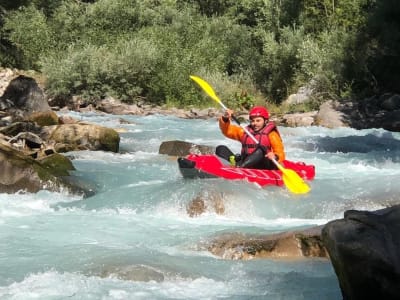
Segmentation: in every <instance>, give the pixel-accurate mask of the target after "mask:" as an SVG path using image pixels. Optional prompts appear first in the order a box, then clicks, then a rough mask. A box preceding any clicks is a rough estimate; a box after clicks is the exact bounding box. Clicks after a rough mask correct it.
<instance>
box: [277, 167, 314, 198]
mask: <svg viewBox="0 0 400 300" xmlns="http://www.w3.org/2000/svg"><path fill="white" fill-rule="evenodd" d="M272 162H273V163H274V164H275V165H276V166H277V167H278V169H279V170H281V171H282V177H283V183H284V184H285V186H286V187H287V189H288V190H289V191H291V192H292V193H294V194H307V193H308V192H309V191H310V190H311V188H310V187H309V185H308V184H307V183H305V182H304V180H303V178H301V177H300V176H299V174H297V173H296V172H295V171H293V170H291V169H285V168H284V167H283V166H282V165H281V164H280V163H278V162H277V161H276V160H275V159H272Z"/></svg>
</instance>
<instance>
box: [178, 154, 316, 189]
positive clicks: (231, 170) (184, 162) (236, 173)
mask: <svg viewBox="0 0 400 300" xmlns="http://www.w3.org/2000/svg"><path fill="white" fill-rule="evenodd" d="M178 164H179V170H180V171H181V173H182V176H183V177H184V178H218V177H220V178H224V179H228V180H247V181H248V182H255V183H258V184H259V185H260V186H265V185H278V186H281V185H284V182H283V179H282V172H281V171H279V170H259V169H247V168H240V167H234V166H231V165H230V164H229V163H228V162H227V161H225V160H224V159H221V158H219V157H218V156H216V155H197V154H190V155H188V156H186V157H179V158H178ZM282 165H283V166H284V168H286V169H291V170H293V171H295V172H296V173H297V174H299V176H300V177H301V178H303V179H307V180H312V179H314V177H315V167H314V166H313V165H306V164H305V163H303V162H292V161H289V160H285V161H283V162H282Z"/></svg>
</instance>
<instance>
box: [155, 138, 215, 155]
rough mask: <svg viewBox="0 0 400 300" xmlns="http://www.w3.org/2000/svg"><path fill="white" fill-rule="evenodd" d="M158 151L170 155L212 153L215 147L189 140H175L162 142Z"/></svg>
mask: <svg viewBox="0 0 400 300" xmlns="http://www.w3.org/2000/svg"><path fill="white" fill-rule="evenodd" d="M158 153H159V154H166V155H170V156H186V155H188V154H191V153H194V154H213V153H215V149H214V147H210V146H204V145H196V144H193V143H189V142H184V141H178V140H175V141H166V142H162V143H161V145H160V148H159V150H158Z"/></svg>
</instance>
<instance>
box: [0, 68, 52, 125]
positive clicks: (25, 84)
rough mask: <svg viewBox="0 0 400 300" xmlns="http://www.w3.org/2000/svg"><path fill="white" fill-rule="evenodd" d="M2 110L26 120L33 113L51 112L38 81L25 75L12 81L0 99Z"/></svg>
mask: <svg viewBox="0 0 400 300" xmlns="http://www.w3.org/2000/svg"><path fill="white" fill-rule="evenodd" d="M0 108H1V109H2V110H5V111H8V112H9V113H11V114H12V115H13V116H14V118H26V117H29V116H30V115H31V114H33V113H37V112H45V111H51V108H50V106H49V104H48V103H47V100H46V99H45V95H44V93H43V91H42V90H41V89H40V87H39V86H38V84H37V83H36V81H35V80H34V79H33V78H31V77H27V76H24V75H19V76H18V77H16V78H14V79H13V80H11V82H10V84H9V85H8V86H7V88H6V89H5V91H4V94H3V95H2V96H1V97H0Z"/></svg>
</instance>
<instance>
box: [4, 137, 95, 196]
mask: <svg viewBox="0 0 400 300" xmlns="http://www.w3.org/2000/svg"><path fill="white" fill-rule="evenodd" d="M64 165H65V163H64ZM58 168H59V170H60V171H57V172H55V171H54V170H53V169H52V168H47V167H46V164H41V163H39V162H38V161H36V160H34V159H33V158H31V157H29V156H26V155H24V154H23V153H22V152H20V151H18V150H16V149H13V148H12V147H11V146H9V145H8V144H7V143H6V142H4V141H1V140H0V170H1V172H0V192H1V193H16V192H19V191H26V192H31V193H36V192H38V191H39V190H50V191H56V192H60V191H62V190H67V191H69V192H71V193H77V194H83V195H85V196H87V195H91V194H92V193H91V192H89V191H86V190H84V189H81V188H80V187H77V186H74V185H71V184H69V183H68V182H66V181H65V180H64V179H63V178H61V177H58V176H57V173H58V172H61V168H62V167H61V166H58ZM65 171H67V170H65ZM63 173H64V172H63ZM64 174H67V175H68V173H64Z"/></svg>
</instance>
